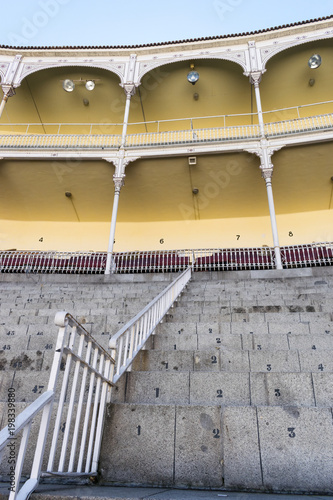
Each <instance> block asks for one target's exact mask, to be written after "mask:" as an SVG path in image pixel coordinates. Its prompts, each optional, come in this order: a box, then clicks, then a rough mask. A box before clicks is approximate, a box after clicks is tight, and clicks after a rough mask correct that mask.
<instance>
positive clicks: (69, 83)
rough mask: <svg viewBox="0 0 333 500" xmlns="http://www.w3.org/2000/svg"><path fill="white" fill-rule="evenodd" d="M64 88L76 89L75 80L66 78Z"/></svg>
mask: <svg viewBox="0 0 333 500" xmlns="http://www.w3.org/2000/svg"><path fill="white" fill-rule="evenodd" d="M62 88H63V89H64V90H66V92H73V90H74V89H75V83H74V82H73V80H64V81H63V83H62Z"/></svg>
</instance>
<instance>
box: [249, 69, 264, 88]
mask: <svg viewBox="0 0 333 500" xmlns="http://www.w3.org/2000/svg"><path fill="white" fill-rule="evenodd" d="M262 73H263V72H262V71H251V73H250V74H249V78H250V83H252V85H255V86H256V85H259V83H260V82H261V77H262Z"/></svg>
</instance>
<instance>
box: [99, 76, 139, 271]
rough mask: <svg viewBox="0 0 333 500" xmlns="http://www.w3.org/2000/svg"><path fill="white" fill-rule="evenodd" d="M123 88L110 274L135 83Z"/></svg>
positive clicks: (109, 249)
mask: <svg viewBox="0 0 333 500" xmlns="http://www.w3.org/2000/svg"><path fill="white" fill-rule="evenodd" d="M123 87H124V90H125V92H126V105H125V111H124V121H123V129H122V134H121V145H120V151H119V153H120V154H119V160H118V164H117V166H116V173H115V175H114V176H113V182H114V186H115V188H114V199H113V207H112V218H111V227H110V236H109V244H108V250H107V252H108V253H107V259H106V267H105V274H111V273H112V272H114V268H113V266H114V263H113V262H112V253H113V245H114V237H115V234H116V223H117V214H118V205H119V195H120V190H121V188H122V187H123V185H124V179H125V161H124V157H125V150H124V148H125V143H126V134H127V125H128V117H129V112H130V106H131V97H132V96H133V95H134V94H135V85H134V83H125V84H124V85H123Z"/></svg>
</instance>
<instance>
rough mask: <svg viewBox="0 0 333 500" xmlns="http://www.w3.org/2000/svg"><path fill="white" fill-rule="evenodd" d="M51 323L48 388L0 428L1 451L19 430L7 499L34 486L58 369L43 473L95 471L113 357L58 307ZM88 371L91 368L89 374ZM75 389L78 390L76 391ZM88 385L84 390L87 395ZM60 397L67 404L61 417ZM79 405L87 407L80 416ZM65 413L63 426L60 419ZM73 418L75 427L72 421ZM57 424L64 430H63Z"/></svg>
mask: <svg viewBox="0 0 333 500" xmlns="http://www.w3.org/2000/svg"><path fill="white" fill-rule="evenodd" d="M55 324H56V325H57V326H59V332H58V338H57V342H56V348H55V353H54V358H53V364H52V368H51V373H50V379H49V384H48V387H47V391H46V392H45V393H44V394H42V395H41V396H40V397H39V398H38V399H37V400H36V401H34V402H33V403H32V404H31V405H30V406H28V407H27V408H26V409H25V410H24V411H23V412H22V413H21V414H20V415H18V416H17V418H15V420H14V422H13V423H11V424H9V425H8V426H7V427H6V428H5V429H3V430H2V431H1V432H0V452H4V451H5V448H6V446H10V445H11V444H13V446H16V443H18V438H19V435H20V432H21V431H23V432H22V437H21V443H20V446H19V450H18V453H17V456H15V457H14V458H13V460H14V461H15V462H16V466H15V470H12V469H11V473H10V487H9V490H10V494H9V500H15V499H17V500H24V499H26V498H28V497H29V495H30V494H31V492H32V491H34V489H35V488H36V487H37V486H38V483H39V479H40V476H41V468H42V465H43V457H44V452H45V447H46V444H47V435H48V431H49V428H50V422H51V415H52V409H53V405H54V403H55V397H56V388H57V382H58V380H59V378H60V374H61V373H63V376H62V386H61V390H60V397H59V400H58V401H57V403H58V411H57V415H56V418H55V423H54V425H53V436H52V443H51V448H50V450H48V452H49V460H48V465H47V473H46V475H48V474H51V475H53V474H59V473H62V474H65V473H64V470H65V468H66V469H67V473H66V475H72V473H74V468H75V469H76V471H75V473H74V475H75V476H76V475H80V474H81V475H82V474H84V475H89V476H93V475H96V473H97V465H98V458H99V451H100V445H101V438H102V428H103V419H104V408H105V403H106V401H109V399H110V394H111V391H110V389H111V386H112V385H113V384H112V375H113V368H114V359H113V358H112V357H111V356H110V354H108V353H107V352H106V351H105V350H104V349H103V348H102V347H101V346H100V345H99V344H98V343H97V342H96V341H95V340H94V338H93V337H92V336H91V335H90V334H89V333H88V332H87V331H86V330H85V329H84V328H83V327H82V325H80V324H79V323H78V322H77V321H76V320H75V319H74V318H73V317H72V316H71V315H70V314H68V313H66V312H59V313H57V314H56V317H55ZM68 327H71V328H68ZM88 374H90V378H89V380H88ZM80 379H81V380H80ZM79 388H80V389H79ZM78 389H79V396H78V397H77V392H78ZM87 389H88V395H86V390H87ZM93 392H95V394H93ZM65 402H66V403H68V406H67V407H66V415H65V417H64V416H63V414H64V410H65ZM84 405H85V407H86V409H85V412H84V417H83V418H82V416H83V406H84ZM41 411H42V417H41V422H40V426H39V433H38V438H37V442H36V443H35V444H34V443H29V448H30V449H31V448H32V447H33V446H35V452H34V457H33V460H32V466H31V472H30V479H28V480H27V481H26V482H25V483H24V484H23V486H21V487H20V480H21V475H22V471H23V466H25V468H26V469H27V468H28V467H30V466H28V465H27V464H26V462H27V461H28V459H27V460H26V462H25V458H26V452H27V448H28V440H29V434H30V430H31V424H32V422H33V419H34V418H35V417H36V415H37V414H38V413H39V412H41ZM64 418H65V428H63V427H64V426H62V425H61V424H62V421H63V419H64ZM72 421H73V422H74V429H73V425H71V423H72ZM61 427H62V430H63V431H64V432H63V435H62V436H61V434H60V433H61V429H60V428H61ZM79 435H80V442H79ZM88 436H89V442H88V444H87V443H86V440H87V437H88ZM31 441H32V440H31ZM59 445H60V446H59ZM14 455H16V453H14ZM55 460H57V462H58V465H57V466H56V467H55V466H54V463H55ZM26 473H27V472H26V471H25V474H26Z"/></svg>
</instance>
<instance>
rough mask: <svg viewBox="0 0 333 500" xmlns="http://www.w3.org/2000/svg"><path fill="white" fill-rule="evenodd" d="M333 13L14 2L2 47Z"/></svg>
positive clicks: (161, 37) (256, 6)
mask: <svg viewBox="0 0 333 500" xmlns="http://www.w3.org/2000/svg"><path fill="white" fill-rule="evenodd" d="M332 13H333V2H332V0H317V1H313V0H278V1H275V0H141V1H138V0H122V1H119V0H90V1H88V0H15V2H14V3H13V4H12V6H11V7H9V8H6V9H5V10H4V9H3V15H2V16H1V18H0V45H12V46H52V45H58V46H59V45H60V46H64V45H84V46H88V45H94V46H97V45H136V44H145V43H152V42H165V41H169V40H170V41H174V40H183V39H186V38H200V37H205V36H214V35H224V34H228V33H242V32H246V31H253V30H257V29H264V28H269V27H273V26H278V25H281V24H288V23H293V22H297V21H303V20H308V19H313V18H318V17H323V16H329V15H331V14H332Z"/></svg>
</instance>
